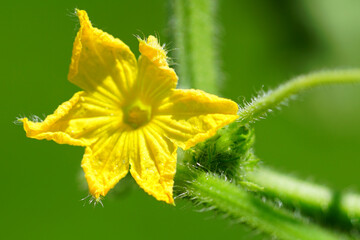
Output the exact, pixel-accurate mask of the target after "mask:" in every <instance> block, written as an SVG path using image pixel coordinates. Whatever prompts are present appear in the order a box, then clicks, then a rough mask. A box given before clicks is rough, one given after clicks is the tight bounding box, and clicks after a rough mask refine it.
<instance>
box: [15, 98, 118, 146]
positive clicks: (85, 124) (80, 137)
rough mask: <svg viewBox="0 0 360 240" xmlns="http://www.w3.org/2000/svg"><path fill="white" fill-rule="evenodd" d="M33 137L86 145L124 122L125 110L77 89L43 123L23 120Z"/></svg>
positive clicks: (27, 132) (30, 135) (27, 131)
mask: <svg viewBox="0 0 360 240" xmlns="http://www.w3.org/2000/svg"><path fill="white" fill-rule="evenodd" d="M22 122H23V124H24V129H25V131H26V135H27V136H28V137H30V138H36V139H39V140H40V139H47V140H54V141H55V142H57V143H60V144H70V145H81V146H86V145H89V144H91V143H92V142H94V141H96V139H98V138H99V137H100V136H102V135H104V134H106V133H108V132H109V131H112V129H116V128H118V127H119V126H120V125H121V124H122V112H120V111H119V110H118V109H114V108H111V106H107V105H104V104H103V103H102V102H101V101H99V100H97V99H96V98H94V97H92V96H91V94H88V93H85V92H77V93H76V94H75V95H74V96H73V97H72V98H71V99H70V100H69V101H67V102H64V103H63V104H61V105H60V106H59V107H58V108H57V109H56V110H55V112H54V113H53V114H51V115H49V116H47V117H46V119H45V120H44V121H43V122H32V121H29V120H28V119H27V118H24V119H22Z"/></svg>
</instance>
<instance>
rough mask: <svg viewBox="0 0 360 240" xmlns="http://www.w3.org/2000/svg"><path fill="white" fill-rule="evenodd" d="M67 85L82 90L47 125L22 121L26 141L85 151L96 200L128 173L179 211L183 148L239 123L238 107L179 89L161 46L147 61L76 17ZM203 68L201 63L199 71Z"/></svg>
mask: <svg viewBox="0 0 360 240" xmlns="http://www.w3.org/2000/svg"><path fill="white" fill-rule="evenodd" d="M77 15H78V17H79V19H80V25H81V27H80V30H79V32H78V34H77V36H76V39H75V42H74V48H73V53H72V58H71V64H70V71H69V75H68V79H69V81H70V82H72V83H74V84H75V85H77V86H79V87H80V88H82V89H83V91H81V92H77V93H75V95H74V96H73V97H72V98H71V99H70V100H69V101H67V102H65V103H63V104H61V105H60V106H59V107H58V108H57V109H56V111H55V112H54V113H53V114H52V115H49V116H47V117H46V119H45V120H44V121H43V122H31V121H29V120H28V119H27V118H24V119H22V121H23V124H24V129H25V131H26V134H27V136H28V137H31V138H36V139H47V140H54V141H55V142H57V143H60V144H70V145H77V146H85V147H86V149H85V154H84V156H83V160H82V163H81V166H82V168H83V169H84V172H85V177H86V180H87V182H88V185H89V191H90V193H91V194H92V195H93V196H94V197H95V198H97V199H99V198H100V196H105V195H106V194H107V192H108V191H109V190H110V189H111V188H113V187H114V186H115V184H116V183H117V182H118V181H119V180H120V179H121V178H123V177H124V176H125V175H126V174H127V173H128V171H129V165H130V173H131V175H132V176H133V177H134V179H135V180H136V182H137V183H138V184H139V185H140V187H142V188H143V189H144V190H145V191H146V192H147V193H148V194H150V195H152V196H154V197H155V198H156V199H158V200H162V201H165V202H167V203H173V202H174V200H173V195H172V189H173V184H174V175H175V170H176V157H177V155H176V150H177V146H179V147H181V148H183V149H188V148H190V147H192V146H194V145H195V144H197V143H198V142H201V141H204V140H205V139H207V138H209V137H211V136H213V135H214V134H215V133H216V131H217V130H218V129H219V128H221V127H223V126H224V125H226V124H229V123H230V122H232V121H234V120H235V119H236V118H237V111H238V106H237V104H236V103H234V102H233V101H231V100H228V99H223V98H219V97H217V96H215V95H211V94H207V93H205V92H203V91H200V90H181V89H175V87H176V84H177V76H176V74H175V72H174V70H173V69H171V68H169V66H168V63H167V61H166V60H167V56H166V51H165V50H164V49H163V48H162V47H161V46H160V44H159V42H158V41H157V39H156V38H155V37H153V36H149V37H148V38H147V39H146V40H141V39H140V40H139V51H140V53H141V56H140V57H139V59H138V61H136V59H135V56H134V54H133V53H132V52H131V51H130V49H129V47H128V46H127V45H125V44H124V43H123V42H122V41H120V40H119V39H117V38H114V37H112V36H111V35H109V34H107V33H105V32H103V31H101V30H99V29H97V28H94V27H92V25H91V23H90V21H89V18H88V16H87V13H86V12H85V11H81V10H78V11H77ZM199 64H201V63H199Z"/></svg>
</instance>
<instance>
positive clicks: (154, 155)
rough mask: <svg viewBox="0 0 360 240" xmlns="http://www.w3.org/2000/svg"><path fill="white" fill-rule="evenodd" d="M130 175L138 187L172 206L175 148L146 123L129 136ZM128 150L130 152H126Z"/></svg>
mask: <svg viewBox="0 0 360 240" xmlns="http://www.w3.org/2000/svg"><path fill="white" fill-rule="evenodd" d="M131 136H132V137H131V138H130V139H129V145H130V146H132V149H134V150H132V152H131V155H130V165H131V168H130V173H131V175H132V176H133V178H134V179H135V180H136V182H137V183H138V184H139V186H140V187H141V188H143V189H144V190H145V192H147V193H148V194H150V195H152V196H154V197H155V198H156V199H157V200H160V201H165V202H167V203H170V204H172V203H174V199H173V195H172V189H173V185H174V180H173V179H174V175H175V171H176V146H175V145H174V144H173V143H172V142H171V141H169V140H168V139H167V138H166V137H164V136H162V135H160V134H159V129H156V128H154V127H152V126H151V124H148V125H147V126H146V127H144V128H142V129H139V130H137V131H135V132H133V134H132V135H131ZM129 151H131V150H130V149H129Z"/></svg>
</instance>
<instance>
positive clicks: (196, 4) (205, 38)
mask: <svg viewBox="0 0 360 240" xmlns="http://www.w3.org/2000/svg"><path fill="white" fill-rule="evenodd" d="M173 5H174V6H173V7H174V15H175V19H174V34H175V36H174V41H175V45H176V48H177V52H176V53H177V55H176V60H177V62H178V67H177V70H178V72H179V75H180V84H181V86H182V87H186V88H198V89H202V90H204V91H206V92H210V93H213V94H217V92H218V89H217V82H216V80H217V79H218V76H217V75H218V72H217V67H216V66H217V65H216V54H215V49H216V48H215V43H214V35H215V34H214V32H215V27H214V26H215V22H214V14H215V5H216V1H215V0H212V1H209V0H174V1H173Z"/></svg>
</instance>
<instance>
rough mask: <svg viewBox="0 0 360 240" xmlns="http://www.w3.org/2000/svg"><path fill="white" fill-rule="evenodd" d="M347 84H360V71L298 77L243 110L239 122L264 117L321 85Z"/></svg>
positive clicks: (342, 71)
mask: <svg viewBox="0 0 360 240" xmlns="http://www.w3.org/2000/svg"><path fill="white" fill-rule="evenodd" d="M345 83H360V69H350V70H330V71H321V72H315V73H311V74H307V75H303V76H299V77H296V78H294V79H292V80H290V81H289V82H287V83H285V84H283V85H280V86H279V87H278V88H277V89H275V90H272V91H269V92H267V93H265V94H264V95H263V96H260V97H258V98H256V99H255V100H253V101H252V102H251V103H250V104H249V105H247V106H245V107H244V108H242V109H241V110H240V113H239V120H240V122H241V123H248V122H251V121H253V120H255V119H257V118H259V117H262V116H263V115H264V114H266V113H267V112H268V111H269V110H271V109H273V108H275V107H277V106H278V105H279V104H280V103H281V102H283V101H284V100H286V99H288V98H289V97H291V96H293V95H295V94H298V93H300V92H302V91H304V90H308V89H311V88H313V87H317V86H321V85H330V84H345Z"/></svg>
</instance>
